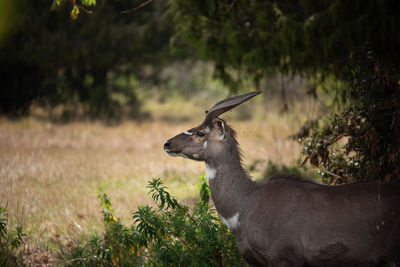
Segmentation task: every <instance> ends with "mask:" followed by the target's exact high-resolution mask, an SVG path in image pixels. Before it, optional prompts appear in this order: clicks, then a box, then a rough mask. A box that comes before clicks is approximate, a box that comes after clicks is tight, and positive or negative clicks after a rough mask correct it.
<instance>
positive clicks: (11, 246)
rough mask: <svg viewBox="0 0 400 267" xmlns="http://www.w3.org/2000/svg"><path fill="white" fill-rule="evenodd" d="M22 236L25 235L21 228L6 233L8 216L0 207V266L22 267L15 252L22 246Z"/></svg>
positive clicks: (17, 227)
mask: <svg viewBox="0 0 400 267" xmlns="http://www.w3.org/2000/svg"><path fill="white" fill-rule="evenodd" d="M24 236H26V234H25V233H24V232H23V231H22V226H16V227H15V229H14V230H13V231H11V232H9V231H8V214H7V212H6V209H5V208H4V207H2V206H0V266H20V265H22V261H21V259H20V258H19V257H18V256H17V252H18V248H20V247H21V246H22V245H23V244H24V240H23V237H24Z"/></svg>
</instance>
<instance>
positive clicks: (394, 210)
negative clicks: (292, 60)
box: [164, 91, 400, 267]
mask: <svg viewBox="0 0 400 267" xmlns="http://www.w3.org/2000/svg"><path fill="white" fill-rule="evenodd" d="M260 93H261V91H254V92H250V93H247V94H242V95H238V96H233V97H229V98H226V99H224V100H222V101H219V102H218V103H216V104H215V105H214V106H213V107H212V108H211V109H210V110H209V111H206V117H205V120H204V121H203V122H202V123H201V124H200V125H199V126H197V127H194V128H192V129H189V130H187V131H184V132H182V133H180V134H178V135H176V136H175V137H173V138H171V139H169V140H168V141H166V142H165V144H164V150H165V152H166V153H168V155H170V156H181V157H184V158H188V159H191V160H195V161H203V162H205V168H206V174H207V177H208V181H209V187H210V192H211V197H212V200H213V202H214V205H215V208H216V210H217V212H218V214H219V216H220V218H221V220H222V221H223V222H224V223H225V224H226V226H227V227H228V228H229V229H230V230H231V232H232V233H233V234H234V235H235V239H236V241H237V242H236V245H237V247H238V249H239V252H240V254H241V255H242V257H243V259H244V260H245V261H246V262H247V263H248V264H250V265H252V266H278V267H283V266H285V267H286V266H382V265H385V264H387V265H390V266H400V183H399V182H384V181H382V180H368V181H361V182H353V183H348V184H343V185H334V186H332V185H324V184H322V183H318V182H313V181H312V180H311V179H305V178H302V177H298V176H293V175H292V176H290V175H284V174H277V175H274V176H273V177H271V178H270V179H267V180H266V181H263V182H255V181H253V180H252V179H251V178H250V176H249V174H248V172H247V170H246V168H245V167H244V166H243V164H242V156H241V150H240V149H239V145H238V142H237V140H236V133H235V131H234V130H233V129H232V128H231V127H230V126H229V125H228V124H227V123H226V121H225V120H224V119H222V118H220V117H219V116H220V115H221V114H223V113H225V112H227V111H228V110H231V109H233V108H234V107H236V106H238V105H240V104H242V103H243V102H246V101H248V100H249V99H251V98H252V97H254V96H256V95H258V94H260Z"/></svg>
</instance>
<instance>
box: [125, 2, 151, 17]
mask: <svg viewBox="0 0 400 267" xmlns="http://www.w3.org/2000/svg"><path fill="white" fill-rule="evenodd" d="M151 2H153V0H147V1H146V2H143V3H141V4H140V5H138V6H137V7H134V8H132V9H128V10H123V11H121V14H129V13H132V12H135V11H136V10H138V9H140V8H142V7H144V6H147V5H148V4H150V3H151Z"/></svg>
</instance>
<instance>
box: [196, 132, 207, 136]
mask: <svg viewBox="0 0 400 267" xmlns="http://www.w3.org/2000/svg"><path fill="white" fill-rule="evenodd" d="M196 135H197V136H200V137H203V136H205V135H206V134H205V133H204V132H201V131H198V132H197V133H196Z"/></svg>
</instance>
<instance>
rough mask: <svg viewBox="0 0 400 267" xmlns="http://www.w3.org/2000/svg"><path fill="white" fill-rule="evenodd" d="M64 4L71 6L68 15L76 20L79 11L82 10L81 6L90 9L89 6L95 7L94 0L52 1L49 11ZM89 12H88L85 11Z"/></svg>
mask: <svg viewBox="0 0 400 267" xmlns="http://www.w3.org/2000/svg"><path fill="white" fill-rule="evenodd" d="M66 3H71V4H72V10H71V13H70V16H71V18H72V19H76V18H78V15H79V12H80V11H79V9H80V8H81V9H84V7H83V6H86V7H90V6H95V5H96V0H80V1H79V0H78V1H76V0H73V1H69V0H53V3H52V4H51V10H56V9H59V8H61V7H62V6H64V5H65V4H66ZM84 10H85V11H86V9H84ZM86 12H89V11H86Z"/></svg>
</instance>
